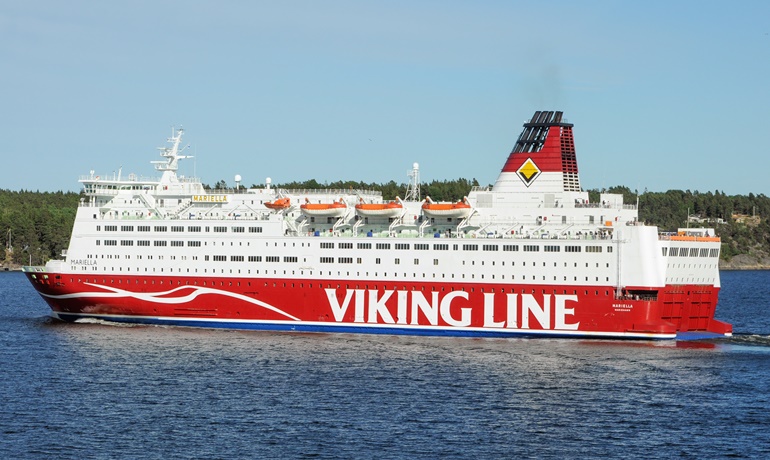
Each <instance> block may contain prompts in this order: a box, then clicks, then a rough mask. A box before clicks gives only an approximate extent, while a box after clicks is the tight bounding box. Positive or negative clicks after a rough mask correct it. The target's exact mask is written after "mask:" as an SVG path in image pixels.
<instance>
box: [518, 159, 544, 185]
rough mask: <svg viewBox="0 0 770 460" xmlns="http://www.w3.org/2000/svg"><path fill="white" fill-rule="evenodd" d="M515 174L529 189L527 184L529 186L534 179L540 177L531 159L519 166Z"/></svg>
mask: <svg viewBox="0 0 770 460" xmlns="http://www.w3.org/2000/svg"><path fill="white" fill-rule="evenodd" d="M516 174H518V175H519V177H520V178H521V180H523V181H524V184H525V185H526V186H527V187H529V184H531V183H532V182H533V181H534V180H535V178H536V177H537V176H539V175H540V169H539V168H538V167H537V165H536V164H535V162H534V161H532V159H531V158H527V161H525V162H524V164H523V165H521V167H520V168H519V169H518V170H517V171H516Z"/></svg>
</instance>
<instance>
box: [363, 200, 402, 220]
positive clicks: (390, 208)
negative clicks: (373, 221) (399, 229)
mask: <svg viewBox="0 0 770 460" xmlns="http://www.w3.org/2000/svg"><path fill="white" fill-rule="evenodd" d="M403 209H404V206H403V205H402V204H401V203H400V200H399V198H398V197H396V201H388V202H387V203H364V200H363V198H362V199H361V202H360V203H358V204H357V205H356V213H357V214H358V215H359V216H365V217H398V215H399V214H401V211H402V210H403Z"/></svg>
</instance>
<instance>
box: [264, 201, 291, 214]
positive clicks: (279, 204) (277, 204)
mask: <svg viewBox="0 0 770 460" xmlns="http://www.w3.org/2000/svg"><path fill="white" fill-rule="evenodd" d="M265 206H266V207H268V208H270V209H274V210H276V211H280V210H282V209H286V208H288V207H289V206H291V199H289V198H278V199H277V200H275V201H267V202H265Z"/></svg>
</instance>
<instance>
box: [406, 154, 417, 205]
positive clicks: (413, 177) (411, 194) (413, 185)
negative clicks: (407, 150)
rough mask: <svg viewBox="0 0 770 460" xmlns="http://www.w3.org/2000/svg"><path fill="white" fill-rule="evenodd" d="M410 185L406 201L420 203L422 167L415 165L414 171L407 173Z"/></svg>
mask: <svg viewBox="0 0 770 460" xmlns="http://www.w3.org/2000/svg"><path fill="white" fill-rule="evenodd" d="M406 175H407V177H409V183H408V184H407V185H406V194H405V195H404V201H420V165H419V164H418V163H414V164H413V165H412V170H411V171H407V172H406Z"/></svg>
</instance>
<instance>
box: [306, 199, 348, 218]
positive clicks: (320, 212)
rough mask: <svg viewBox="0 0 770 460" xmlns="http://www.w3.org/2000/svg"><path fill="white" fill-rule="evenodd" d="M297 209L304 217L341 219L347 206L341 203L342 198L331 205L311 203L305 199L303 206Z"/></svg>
mask: <svg viewBox="0 0 770 460" xmlns="http://www.w3.org/2000/svg"><path fill="white" fill-rule="evenodd" d="M299 209H300V211H302V214H304V215H306V216H313V217H342V216H343V215H345V211H347V209H348V205H346V204H345V202H344V201H342V198H340V200H339V201H334V202H332V203H311V202H310V200H309V199H307V198H305V204H303V205H301V206H300V207H299Z"/></svg>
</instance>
